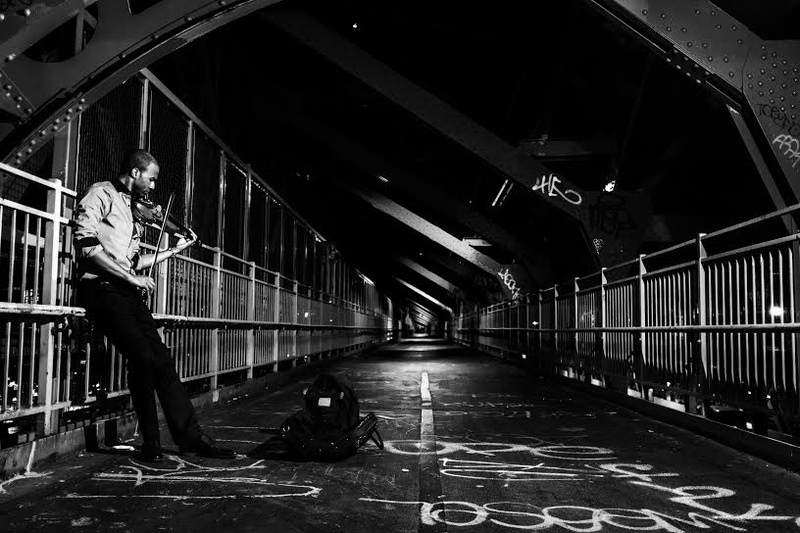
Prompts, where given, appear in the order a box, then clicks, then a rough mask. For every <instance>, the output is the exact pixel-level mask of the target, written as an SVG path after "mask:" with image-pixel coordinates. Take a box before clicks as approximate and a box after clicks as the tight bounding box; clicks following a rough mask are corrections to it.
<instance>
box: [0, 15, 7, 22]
mask: <svg viewBox="0 0 800 533" xmlns="http://www.w3.org/2000/svg"><path fill="white" fill-rule="evenodd" d="M4 20H6V14H5V13H0V22H3V21H4Z"/></svg>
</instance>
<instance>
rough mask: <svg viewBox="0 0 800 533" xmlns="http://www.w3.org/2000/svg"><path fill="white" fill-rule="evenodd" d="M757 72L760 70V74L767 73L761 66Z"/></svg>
mask: <svg viewBox="0 0 800 533" xmlns="http://www.w3.org/2000/svg"><path fill="white" fill-rule="evenodd" d="M759 72H760V73H761V74H766V73H767V71H766V70H764V69H763V68H762V69H761V70H759Z"/></svg>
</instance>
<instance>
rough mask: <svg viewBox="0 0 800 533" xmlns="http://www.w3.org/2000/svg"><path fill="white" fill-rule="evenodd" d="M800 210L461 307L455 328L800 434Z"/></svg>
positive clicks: (517, 351)
mask: <svg viewBox="0 0 800 533" xmlns="http://www.w3.org/2000/svg"><path fill="white" fill-rule="evenodd" d="M799 212H800V205H798V206H793V207H790V208H786V209H782V210H779V211H776V212H774V213H770V214H768V215H765V216H763V217H760V218H757V219H753V220H749V221H747V222H744V223H741V224H737V225H736V226H732V227H730V228H726V229H723V230H720V231H716V232H713V233H709V234H701V235H699V236H698V237H697V238H696V239H694V240H691V241H687V242H684V243H681V244H678V245H676V246H672V247H670V248H668V249H665V250H662V251H659V252H656V253H651V254H647V255H641V256H640V257H639V258H637V259H635V260H632V261H628V262H626V263H623V264H620V265H615V266H613V267H609V268H605V269H602V270H601V271H600V272H596V273H593V274H591V275H589V276H586V277H582V278H575V279H574V280H572V281H571V282H569V283H566V284H562V285H557V286H555V287H551V288H548V289H546V290H541V291H539V292H537V293H535V294H528V295H526V296H525V297H523V298H519V299H517V300H515V301H507V302H503V303H500V304H496V305H493V306H490V307H487V308H484V309H482V310H480V311H478V312H476V313H471V314H465V315H461V316H459V317H457V319H456V321H455V323H454V327H453V330H452V335H453V337H454V338H455V339H456V340H458V341H460V342H462V343H466V344H470V345H473V346H476V347H479V348H482V349H486V350H489V351H498V352H502V353H505V354H513V356H515V357H520V358H525V359H526V360H528V363H532V364H536V365H540V366H543V367H549V368H550V369H553V370H555V371H556V372H559V373H562V374H564V375H568V376H570V377H575V378H579V379H583V380H586V381H590V380H591V381H592V382H593V383H595V384H598V385H601V386H606V387H612V388H615V389H619V390H622V391H626V392H628V393H629V394H635V395H641V396H642V397H643V398H645V399H647V400H650V401H655V402H659V403H664V404H666V405H669V406H670V407H674V408H679V409H685V410H686V411H688V412H691V413H695V414H704V415H706V416H716V413H719V412H720V410H725V409H729V410H732V411H734V418H737V420H741V421H742V423H743V425H745V427H751V426H754V427H755V429H756V430H758V431H760V432H762V433H764V432H765V431H766V429H767V427H768V426H770V424H774V429H776V430H778V431H781V432H785V433H793V434H796V435H799V434H800V422H799V421H800V416H799V415H800V354H798V340H799V337H798V335H800V300H798V298H800V294H799V293H798V290H799V289H800V287H799V286H798V282H797V274H798V272H800V234H798V233H793V234H790V235H787V231H786V227H787V224H786V223H785V222H787V221H788V220H787V219H790V218H792V217H796V216H797V215H798V213H799ZM788 224H791V222H788ZM736 413H739V415H736Z"/></svg>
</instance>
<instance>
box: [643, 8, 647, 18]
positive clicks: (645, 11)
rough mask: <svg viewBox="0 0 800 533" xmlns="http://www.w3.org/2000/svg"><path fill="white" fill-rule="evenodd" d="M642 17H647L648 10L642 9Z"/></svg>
mask: <svg viewBox="0 0 800 533" xmlns="http://www.w3.org/2000/svg"><path fill="white" fill-rule="evenodd" d="M642 15H644V16H645V17H646V16H647V10H646V9H642Z"/></svg>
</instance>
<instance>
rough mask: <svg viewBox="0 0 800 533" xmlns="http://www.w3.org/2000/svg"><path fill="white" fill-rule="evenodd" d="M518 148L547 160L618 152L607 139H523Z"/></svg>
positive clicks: (581, 157) (614, 142) (613, 144)
mask: <svg viewBox="0 0 800 533" xmlns="http://www.w3.org/2000/svg"><path fill="white" fill-rule="evenodd" d="M519 148H520V150H522V152H523V153H524V154H525V155H529V156H531V157H538V158H542V159H548V160H559V159H567V160H569V159H584V158H587V157H600V156H609V155H616V154H617V152H619V147H618V145H617V143H616V141H613V140H608V139H598V140H591V141H570V140H563V139H558V140H553V139H547V138H541V139H523V140H521V141H520V143H519Z"/></svg>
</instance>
